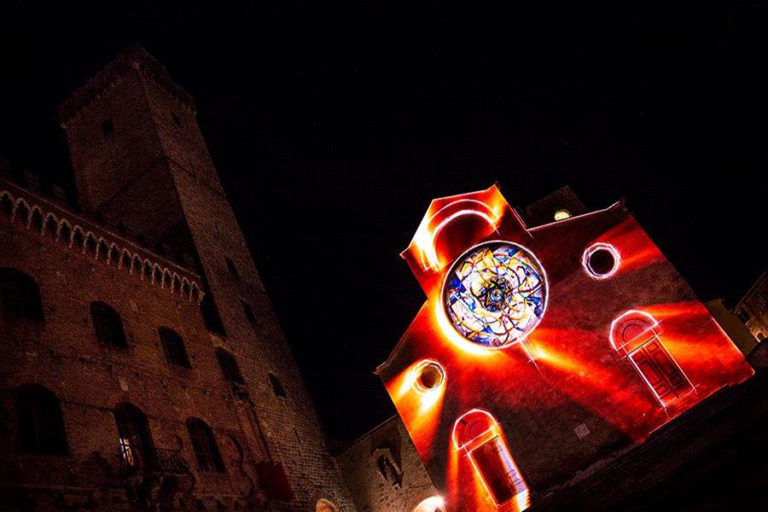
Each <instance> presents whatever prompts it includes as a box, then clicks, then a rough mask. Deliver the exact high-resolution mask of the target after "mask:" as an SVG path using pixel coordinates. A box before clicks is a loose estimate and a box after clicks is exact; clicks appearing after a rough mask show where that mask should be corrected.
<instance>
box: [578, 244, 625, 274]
mask: <svg viewBox="0 0 768 512" xmlns="http://www.w3.org/2000/svg"><path fill="white" fill-rule="evenodd" d="M620 263H621V257H620V256H619V252H618V251H617V250H616V248H615V247H613V246H612V245H609V244H603V243H597V244H594V245H591V246H589V247H588V248H587V250H586V251H584V256H583V258H582V265H584V269H585V270H586V271H587V273H589V275H591V276H592V277H594V278H595V279H606V278H608V277H611V276H612V275H613V274H615V273H616V271H617V270H618V269H619V264H620Z"/></svg>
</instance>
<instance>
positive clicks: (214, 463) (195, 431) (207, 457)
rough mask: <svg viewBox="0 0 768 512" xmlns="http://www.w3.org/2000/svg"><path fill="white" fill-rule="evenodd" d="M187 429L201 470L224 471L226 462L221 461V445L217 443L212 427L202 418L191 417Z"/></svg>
mask: <svg viewBox="0 0 768 512" xmlns="http://www.w3.org/2000/svg"><path fill="white" fill-rule="evenodd" d="M187 430H188V431H189V438H190V439H191V440H192V448H194V450H195V457H196V458H197V465H198V466H199V467H200V471H204V472H213V471H216V472H219V473H223V472H224V463H223V462H222V461H221V455H219V447H218V446H217V445H216V440H215V439H214V437H213V431H211V427H209V426H208V425H206V423H205V422H204V421H203V420H201V419H198V418H190V419H188V420H187Z"/></svg>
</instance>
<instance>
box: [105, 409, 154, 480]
mask: <svg viewBox="0 0 768 512" xmlns="http://www.w3.org/2000/svg"><path fill="white" fill-rule="evenodd" d="M114 414H115V422H116V423H117V434H118V445H119V446H120V454H121V456H122V459H123V467H124V468H125V469H127V470H131V469H146V468H149V467H152V466H153V464H154V448H153V445H152V437H151V436H150V434H149V424H148V422H147V417H146V416H145V415H144V413H143V412H141V411H140V410H139V409H138V408H136V407H134V406H133V405H131V404H126V403H122V404H120V405H118V406H117V407H116V408H115V411H114Z"/></svg>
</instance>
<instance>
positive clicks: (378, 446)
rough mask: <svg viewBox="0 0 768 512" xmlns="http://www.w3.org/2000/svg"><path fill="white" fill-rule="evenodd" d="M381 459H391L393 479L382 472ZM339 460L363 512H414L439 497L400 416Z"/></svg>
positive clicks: (385, 423)
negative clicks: (426, 501) (421, 505)
mask: <svg viewBox="0 0 768 512" xmlns="http://www.w3.org/2000/svg"><path fill="white" fill-rule="evenodd" d="M379 457H385V458H390V460H391V461H392V462H393V463H394V464H393V467H394V469H395V474H394V475H392V474H390V473H386V474H383V473H382V472H381V471H380V469H379V464H378V460H379ZM338 460H339V465H340V466H341V469H342V471H343V473H344V477H345V478H346V481H347V485H348V487H349V491H350V493H351V494H352V498H353V499H354V501H355V505H356V506H357V509H358V510H359V511H360V512H411V511H413V510H414V508H416V507H417V506H418V505H419V504H420V503H421V502H422V501H424V500H425V499H428V498H430V497H433V496H436V495H437V491H436V490H435V487H434V486H433V485H432V481H431V480H430V478H429V475H428V474H427V470H426V469H425V468H424V465H423V464H422V462H421V459H420V458H419V454H418V452H417V451H416V447H415V446H413V442H411V438H410V437H409V436H408V432H407V431H406V430H405V426H404V425H403V423H402V421H401V420H400V417H399V416H395V417H393V418H391V419H389V420H387V421H385V422H384V423H382V424H381V425H379V426H378V427H376V428H375V429H374V430H372V431H371V432H368V433H367V434H365V435H364V436H363V437H361V438H360V439H358V440H357V441H355V442H354V443H353V444H352V445H351V446H349V447H348V448H347V449H346V450H344V452H342V453H341V454H340V455H339V456H338ZM419 512H421V511H419ZM425 512H427V511H425ZM428 512H433V511H432V510H430V511H428Z"/></svg>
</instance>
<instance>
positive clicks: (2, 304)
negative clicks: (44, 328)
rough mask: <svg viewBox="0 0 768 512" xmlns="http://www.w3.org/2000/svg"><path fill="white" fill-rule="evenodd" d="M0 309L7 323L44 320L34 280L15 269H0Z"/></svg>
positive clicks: (41, 304) (37, 288) (38, 292)
mask: <svg viewBox="0 0 768 512" xmlns="http://www.w3.org/2000/svg"><path fill="white" fill-rule="evenodd" d="M0 308H2V312H3V316H4V317H5V320H6V321H7V322H13V321H16V320H19V319H22V318H25V319H28V320H32V321H35V322H43V321H44V320H45V318H44V317H43V303H42V301H41V300H40V288H39V287H38V286H37V283H36V282H35V280H34V279H32V278H31V277H29V276H28V275H27V274H24V273H23V272H19V271H18V270H16V269H15V268H8V267H6V268H0Z"/></svg>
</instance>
